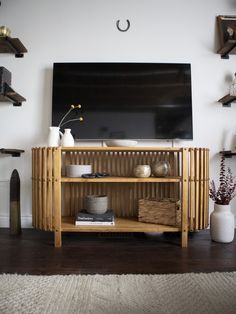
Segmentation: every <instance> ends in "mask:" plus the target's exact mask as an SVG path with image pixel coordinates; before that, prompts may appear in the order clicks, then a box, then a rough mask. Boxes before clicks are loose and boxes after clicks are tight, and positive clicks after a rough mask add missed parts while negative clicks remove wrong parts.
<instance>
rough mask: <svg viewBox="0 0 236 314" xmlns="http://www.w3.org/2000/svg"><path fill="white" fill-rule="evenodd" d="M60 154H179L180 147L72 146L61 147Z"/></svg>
mask: <svg viewBox="0 0 236 314" xmlns="http://www.w3.org/2000/svg"><path fill="white" fill-rule="evenodd" d="M61 151H62V152H70V151H72V152H73V151H85V152H89V151H91V152H93V151H97V152H102V151H104V152H109V151H110V152H116V151H117V152H118V151H119V152H120V151H122V152H139V151H140V152H143V151H144V152H155V151H160V152H181V151H182V148H181V147H100V146H99V147H97V146H95V147H94V146H81V147H80V146H74V147H62V148H61Z"/></svg>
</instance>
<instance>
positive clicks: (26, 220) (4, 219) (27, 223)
mask: <svg viewBox="0 0 236 314" xmlns="http://www.w3.org/2000/svg"><path fill="white" fill-rule="evenodd" d="M21 227H22V228H32V217H31V216H23V217H21ZM0 228H9V216H0Z"/></svg>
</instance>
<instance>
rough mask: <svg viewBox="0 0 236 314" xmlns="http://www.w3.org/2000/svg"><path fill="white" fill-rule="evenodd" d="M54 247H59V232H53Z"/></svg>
mask: <svg viewBox="0 0 236 314" xmlns="http://www.w3.org/2000/svg"><path fill="white" fill-rule="evenodd" d="M54 246H55V247H61V231H58V230H55V231H54Z"/></svg>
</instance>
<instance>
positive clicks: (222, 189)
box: [209, 154, 236, 205]
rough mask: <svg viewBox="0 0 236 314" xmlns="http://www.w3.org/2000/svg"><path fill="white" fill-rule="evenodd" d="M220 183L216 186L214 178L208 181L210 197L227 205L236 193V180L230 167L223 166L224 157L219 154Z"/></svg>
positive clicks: (218, 202) (217, 202)
mask: <svg viewBox="0 0 236 314" xmlns="http://www.w3.org/2000/svg"><path fill="white" fill-rule="evenodd" d="M219 181H220V184H219V187H218V189H217V188H216V185H215V182H214V180H212V181H211V182H210V193H209V196H210V198H211V199H212V200H213V201H214V202H215V203H216V204H219V205H229V203H230V201H231V200H232V199H233V198H234V197H235V195H236V180H235V177H234V176H233V174H232V171H231V169H230V168H229V167H228V168H227V169H226V166H225V157H224V155H223V154H221V162H220V178H219Z"/></svg>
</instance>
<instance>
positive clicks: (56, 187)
mask: <svg viewBox="0 0 236 314" xmlns="http://www.w3.org/2000/svg"><path fill="white" fill-rule="evenodd" d="M53 155H54V165H53V166H54V182H53V194H54V206H55V208H54V243H55V247H60V246H61V180H60V179H61V148H60V147H57V148H53Z"/></svg>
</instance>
